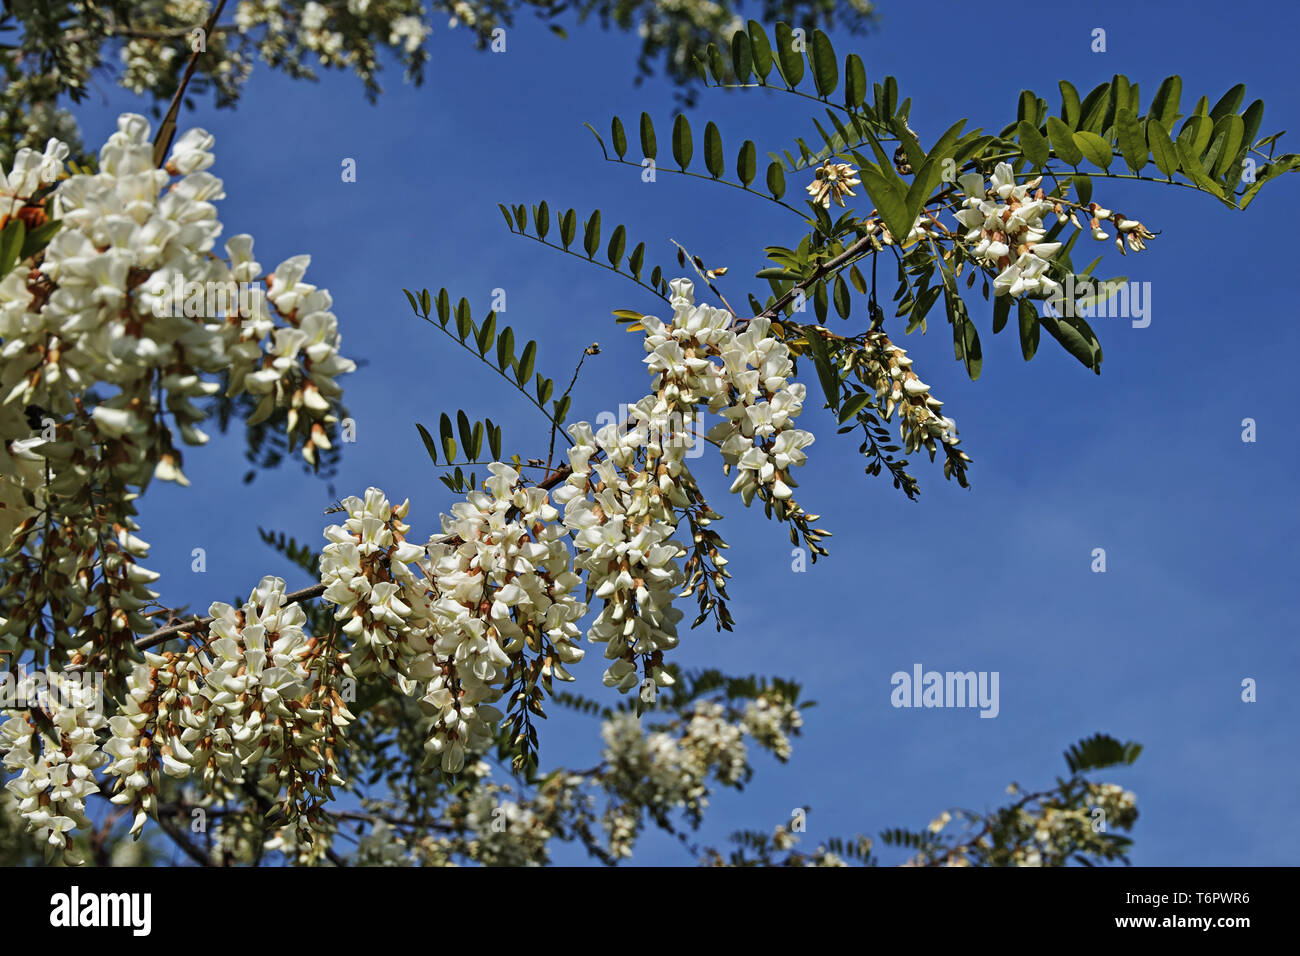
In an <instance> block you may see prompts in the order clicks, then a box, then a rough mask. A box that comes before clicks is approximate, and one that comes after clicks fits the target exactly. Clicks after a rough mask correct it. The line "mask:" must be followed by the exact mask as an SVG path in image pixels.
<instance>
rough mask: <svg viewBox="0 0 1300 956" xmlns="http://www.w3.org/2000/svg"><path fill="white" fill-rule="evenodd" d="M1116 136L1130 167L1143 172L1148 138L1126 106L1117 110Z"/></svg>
mask: <svg viewBox="0 0 1300 956" xmlns="http://www.w3.org/2000/svg"><path fill="white" fill-rule="evenodd" d="M1115 138H1116V140H1117V141H1118V142H1119V151H1120V155H1122V156H1123V157H1124V162H1126V163H1128V168H1129V169H1131V170H1133V172H1134V173H1140V172H1142V167H1143V166H1145V165H1146V164H1147V155H1148V154H1147V139H1146V136H1144V135H1143V133H1142V127H1141V125H1140V124H1139V123H1138V121H1137V117H1136V116H1134V115H1133V111H1132V110H1130V109H1129V108H1128V107H1126V106H1125V107H1121V108H1120V109H1117V110H1116V111H1115Z"/></svg>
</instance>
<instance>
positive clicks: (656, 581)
mask: <svg viewBox="0 0 1300 956" xmlns="http://www.w3.org/2000/svg"><path fill="white" fill-rule="evenodd" d="M633 411H634V414H635V413H637V411H638V409H634V410H633ZM569 434H570V435H571V436H572V437H573V441H574V444H573V446H572V447H571V448H570V449H569V464H570V467H571V468H572V469H573V472H572V474H570V475H569V477H568V479H567V480H566V482H565V484H564V486H563V487H561V488H560V489H558V490H557V491H556V493H555V500H556V501H557V502H558V503H561V504H563V505H564V524H565V527H567V528H568V529H569V530H570V531H572V532H573V534H574V538H573V545H574V549H575V551H576V552H577V554H576V557H575V559H574V567H576V568H579V569H581V570H583V571H586V572H587V588H588V590H589V592H590V593H591V594H593V595H594V596H595V597H597V598H600V599H601V600H602V601H604V606H603V607H602V608H601V610H600V613H599V614H597V615H596V618H595V620H594V621H593V622H592V624H591V627H590V628H589V629H588V630H587V637H588V639H589V640H591V641H594V642H597V643H603V644H604V645H605V657H606V659H608V660H610V661H612V662H613V663H611V664H610V666H609V667H608V668H607V669H606V671H605V674H604V682H605V684H606V686H609V687H618V688H619V690H621V691H629V690H631V689H632V688H633V687H636V686H637V685H638V684H640V683H641V677H639V676H638V673H637V657H638V656H640V657H641V658H643V660H644V662H645V677H646V678H647V679H650V680H652V681H653V682H654V684H655V686H666V685H667V684H669V683H671V677H670V676H669V675H668V673H667V672H666V671H664V669H663V667H662V664H663V652H664V651H666V650H671V649H672V648H674V647H676V646H677V641H678V637H677V623H678V622H679V621H680V620H681V619H682V612H681V611H680V610H678V609H677V608H675V607H673V604H672V601H673V597H674V592H675V590H676V589H677V588H679V587H680V586H681V584H682V580H683V575H682V570H681V567H680V566H679V565H678V559H679V558H681V557H682V555H684V554H685V553H686V549H685V548H684V547H683V546H682V545H681V544H680V542H678V541H676V540H674V539H673V537H672V534H673V531H674V530H675V528H676V526H677V516H676V513H675V511H674V509H673V497H674V492H675V483H674V481H673V478H672V476H670V474H669V469H668V466H667V465H666V464H665V465H662V466H660V464H659V462H658V456H655V455H654V454H653V451H647V449H652V448H654V447H661V446H662V445H663V444H670V445H671V441H670V442H667V443H664V442H660V443H659V444H658V445H650V444H648V442H649V429H648V427H647V425H646V423H645V421H644V420H642V419H636V421H635V425H634V426H633V427H632V428H631V429H629V430H628V431H627V432H626V433H624V432H621V431H620V430H619V428H618V426H616V425H613V424H610V425H606V426H605V427H604V428H602V429H601V430H600V431H599V432H598V433H596V434H592V431H591V426H590V425H588V424H587V423H586V422H579V423H577V424H575V425H573V426H571V427H570V428H569ZM597 452H603V453H604V455H605V457H604V459H603V460H601V461H597V462H593V461H592V459H593V457H594V456H595V455H596V453H597ZM639 458H646V459H647V460H645V461H643V462H638V459H639ZM684 472H685V466H684V465H683V466H682V473H684ZM656 473H658V474H656ZM679 474H681V473H679Z"/></svg>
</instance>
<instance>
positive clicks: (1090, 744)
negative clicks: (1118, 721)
mask: <svg viewBox="0 0 1300 956" xmlns="http://www.w3.org/2000/svg"><path fill="white" fill-rule="evenodd" d="M1141 753H1142V745H1141V744H1139V743H1133V742H1132V741H1130V742H1128V743H1120V742H1119V741H1118V740H1116V739H1115V738H1114V737H1111V736H1110V735H1109V734H1094V735H1093V736H1091V737H1087V738H1085V739H1083V740H1081V741H1079V742H1078V743H1077V744H1074V745H1073V746H1071V747H1070V749H1069V750H1067V751H1066V752H1065V763H1066V766H1068V767H1069V768H1070V773H1072V774H1078V773H1081V772H1083V771H1085V770H1104V769H1106V768H1107V767H1114V766H1118V765H1119V764H1133V763H1134V762H1136V761H1137V759H1138V757H1139V756H1140V755H1141Z"/></svg>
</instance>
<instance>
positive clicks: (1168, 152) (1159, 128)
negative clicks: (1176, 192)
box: [1147, 116, 1178, 179]
mask: <svg viewBox="0 0 1300 956" xmlns="http://www.w3.org/2000/svg"><path fill="white" fill-rule="evenodd" d="M1147 145H1148V146H1150V147H1151V159H1152V160H1153V161H1154V162H1155V164H1156V168H1158V169H1159V170H1160V171H1161V172H1162V173H1164V174H1165V175H1166V176H1168V177H1170V178H1171V179H1172V178H1173V175H1174V173H1176V172H1177V171H1178V151H1177V150H1176V149H1174V144H1173V140H1171V139H1170V138H1169V130H1167V129H1166V128H1165V124H1164V123H1162V122H1161V121H1160V120H1158V119H1156V118H1155V117H1154V116H1152V117H1150V118H1148V119H1147Z"/></svg>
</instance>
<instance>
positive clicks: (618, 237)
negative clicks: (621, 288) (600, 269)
mask: <svg viewBox="0 0 1300 956" xmlns="http://www.w3.org/2000/svg"><path fill="white" fill-rule="evenodd" d="M626 244H627V231H626V230H625V229H624V228H623V227H622V226H621V225H619V226H615V227H614V234H613V235H612V236H610V238H609V248H608V249H607V250H606V251H605V254H606V255H607V256H608V257H609V264H610V265H612V266H613V267H614V268H615V269H617V268H618V263H619V260H621V259H622V258H623V249H624V247H625V246H626Z"/></svg>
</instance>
